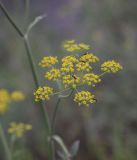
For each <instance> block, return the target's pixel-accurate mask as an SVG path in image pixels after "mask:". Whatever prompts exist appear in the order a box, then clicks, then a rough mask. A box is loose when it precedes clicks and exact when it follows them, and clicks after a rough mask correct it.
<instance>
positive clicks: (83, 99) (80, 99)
mask: <svg viewBox="0 0 137 160" xmlns="http://www.w3.org/2000/svg"><path fill="white" fill-rule="evenodd" d="M74 101H75V102H77V103H78V105H85V106H87V107H88V106H89V104H90V103H94V102H96V100H95V96H94V95H93V94H92V93H90V92H88V91H80V92H78V93H76V94H75V97H74Z"/></svg>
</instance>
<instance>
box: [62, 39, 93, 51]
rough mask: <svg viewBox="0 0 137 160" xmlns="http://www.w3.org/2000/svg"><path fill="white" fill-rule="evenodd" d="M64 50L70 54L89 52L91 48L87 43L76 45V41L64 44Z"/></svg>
mask: <svg viewBox="0 0 137 160" xmlns="http://www.w3.org/2000/svg"><path fill="white" fill-rule="evenodd" d="M64 48H65V49H66V50H67V51H69V52H74V51H80V50H89V49H90V46H89V45H87V44H85V43H79V44H78V43H76V42H75V41H74V40H70V41H66V42H65V43H64Z"/></svg>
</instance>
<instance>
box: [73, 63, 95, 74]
mask: <svg viewBox="0 0 137 160" xmlns="http://www.w3.org/2000/svg"><path fill="white" fill-rule="evenodd" d="M76 69H77V71H84V72H89V71H91V69H92V67H91V66H90V64H89V63H87V62H78V63H77V64H76Z"/></svg>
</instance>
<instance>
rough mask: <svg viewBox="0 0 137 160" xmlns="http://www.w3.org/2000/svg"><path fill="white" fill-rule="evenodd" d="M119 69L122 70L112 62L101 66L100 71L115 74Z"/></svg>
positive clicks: (116, 63)
mask: <svg viewBox="0 0 137 160" xmlns="http://www.w3.org/2000/svg"><path fill="white" fill-rule="evenodd" d="M121 69H122V66H121V65H120V64H119V63H118V62H116V61H114V60H112V61H106V62H104V63H103V64H102V65H101V70H102V71H104V72H108V73H111V72H112V73H116V72H118V71H119V70H121Z"/></svg>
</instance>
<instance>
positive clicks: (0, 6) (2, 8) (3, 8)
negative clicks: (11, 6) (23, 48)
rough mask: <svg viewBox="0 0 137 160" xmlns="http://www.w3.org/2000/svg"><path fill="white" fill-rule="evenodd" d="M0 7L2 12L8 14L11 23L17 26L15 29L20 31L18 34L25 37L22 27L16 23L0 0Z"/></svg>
mask: <svg viewBox="0 0 137 160" xmlns="http://www.w3.org/2000/svg"><path fill="white" fill-rule="evenodd" d="M0 9H1V10H2V12H3V13H4V15H5V16H6V18H7V19H8V21H9V22H10V23H11V25H12V26H13V27H14V28H15V30H16V31H17V32H18V34H19V35H20V36H21V37H24V34H23V32H22V31H21V29H20V28H19V27H18V26H17V25H16V24H15V22H14V21H13V19H12V18H11V16H10V15H9V13H8V12H7V10H6V8H5V7H4V5H3V4H2V3H1V1H0Z"/></svg>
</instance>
